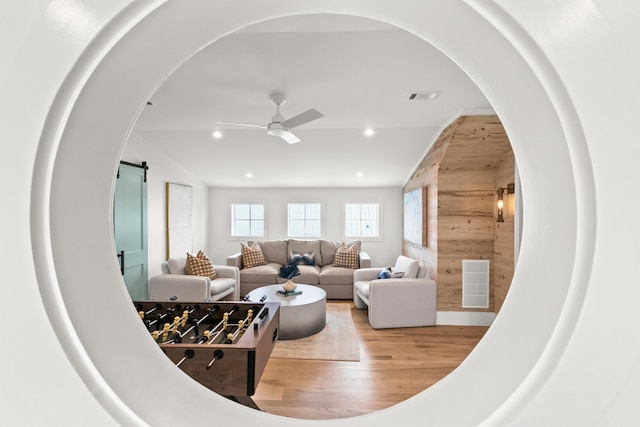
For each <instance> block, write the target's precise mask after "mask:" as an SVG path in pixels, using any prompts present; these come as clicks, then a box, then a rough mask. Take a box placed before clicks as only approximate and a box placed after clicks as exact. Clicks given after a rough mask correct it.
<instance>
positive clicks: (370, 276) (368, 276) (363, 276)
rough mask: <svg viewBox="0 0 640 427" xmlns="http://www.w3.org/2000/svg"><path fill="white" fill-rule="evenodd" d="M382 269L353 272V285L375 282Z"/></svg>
mask: <svg viewBox="0 0 640 427" xmlns="http://www.w3.org/2000/svg"><path fill="white" fill-rule="evenodd" d="M383 268H384V267H369V268H359V269H357V270H353V283H355V282H363V281H367V282H368V281H371V280H376V279H377V278H378V275H379V274H380V272H381V271H382V270H383Z"/></svg>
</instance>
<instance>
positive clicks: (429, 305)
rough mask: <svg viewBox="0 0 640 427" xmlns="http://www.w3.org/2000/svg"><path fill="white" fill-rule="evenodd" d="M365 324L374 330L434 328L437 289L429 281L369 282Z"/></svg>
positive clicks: (391, 280) (389, 280)
mask: <svg viewBox="0 0 640 427" xmlns="http://www.w3.org/2000/svg"><path fill="white" fill-rule="evenodd" d="M370 286H371V287H370V289H369V323H370V324H371V327H373V328H374V329H381V328H401V327H402V328H404V327H411V326H432V325H435V324H436V313H437V285H436V282H435V281H434V280H431V279H409V278H406V279H404V278H403V279H382V280H373V281H372V282H371V284H370Z"/></svg>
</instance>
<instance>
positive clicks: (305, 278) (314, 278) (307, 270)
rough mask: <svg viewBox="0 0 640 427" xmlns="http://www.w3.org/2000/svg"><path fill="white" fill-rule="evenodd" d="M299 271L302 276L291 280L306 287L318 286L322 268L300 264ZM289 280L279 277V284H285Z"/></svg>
mask: <svg viewBox="0 0 640 427" xmlns="http://www.w3.org/2000/svg"><path fill="white" fill-rule="evenodd" d="M298 270H299V271H300V274H299V275H297V276H295V277H293V278H291V280H292V281H293V282H294V283H303V284H305V285H317V284H318V283H319V281H318V279H319V276H320V267H318V266H316V265H304V264H299V265H298ZM287 280H288V279H286V278H283V277H278V282H277V283H285V282H286V281H287Z"/></svg>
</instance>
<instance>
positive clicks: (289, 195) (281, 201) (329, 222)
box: [208, 187, 402, 266]
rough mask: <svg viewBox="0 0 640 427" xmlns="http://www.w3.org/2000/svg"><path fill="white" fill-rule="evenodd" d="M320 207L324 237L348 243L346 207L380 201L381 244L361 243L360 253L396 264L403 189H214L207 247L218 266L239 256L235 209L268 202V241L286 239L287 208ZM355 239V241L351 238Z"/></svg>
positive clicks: (374, 262)
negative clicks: (307, 204)
mask: <svg viewBox="0 0 640 427" xmlns="http://www.w3.org/2000/svg"><path fill="white" fill-rule="evenodd" d="M289 202H294V203H296V202H297V203H300V202H310V203H321V204H322V216H323V218H324V221H323V223H322V226H323V229H322V238H323V239H326V240H331V241H342V240H345V239H343V237H342V236H341V223H342V219H341V218H342V206H343V204H344V203H347V202H356V203H364V202H378V203H380V205H381V211H382V219H383V236H382V240H378V241H368V240H363V243H362V250H364V251H365V252H368V253H369V256H371V261H372V265H376V266H385V265H390V264H395V259H396V257H397V256H398V255H399V254H400V252H401V250H402V188H400V187H397V188H391V187H389V188H248V189H247V188H210V190H209V212H210V219H209V230H210V234H209V242H208V243H209V246H208V251H209V252H208V253H210V256H211V258H212V259H213V261H214V263H219V264H225V262H226V257H227V256H229V255H231V254H233V253H236V252H238V251H240V242H242V241H245V240H244V239H238V238H231V235H230V230H231V204H232V203H264V205H265V217H266V218H265V220H266V227H267V233H268V234H267V235H266V236H265V238H264V239H256V240H267V239H272V240H277V239H286V238H287V203H289ZM348 240H354V239H348Z"/></svg>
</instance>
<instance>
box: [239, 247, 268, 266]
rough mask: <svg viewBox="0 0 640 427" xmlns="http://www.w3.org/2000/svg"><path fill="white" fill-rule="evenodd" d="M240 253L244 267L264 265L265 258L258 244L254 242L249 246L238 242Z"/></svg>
mask: <svg viewBox="0 0 640 427" xmlns="http://www.w3.org/2000/svg"><path fill="white" fill-rule="evenodd" d="M240 254H241V256H242V265H243V267H244V268H251V267H257V266H259V265H265V264H266V263H267V260H266V259H265V258H264V254H263V253H262V249H261V248H260V245H259V244H257V243H254V244H253V245H251V247H249V246H247V245H245V244H244V243H240Z"/></svg>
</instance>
